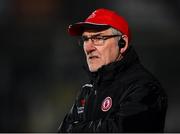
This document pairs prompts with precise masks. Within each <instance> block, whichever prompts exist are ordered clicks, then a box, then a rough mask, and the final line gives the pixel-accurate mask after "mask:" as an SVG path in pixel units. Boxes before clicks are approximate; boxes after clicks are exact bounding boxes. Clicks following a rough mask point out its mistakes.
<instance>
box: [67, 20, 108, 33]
mask: <svg viewBox="0 0 180 134" xmlns="http://www.w3.org/2000/svg"><path fill="white" fill-rule="evenodd" d="M107 28H109V25H106V24H97V23H89V22H79V23H75V24H73V25H70V26H69V28H68V33H69V34H70V35H71V36H80V35H82V33H83V32H84V30H93V29H96V30H97V31H98V30H103V29H107Z"/></svg>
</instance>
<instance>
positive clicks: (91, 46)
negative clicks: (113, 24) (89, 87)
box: [82, 29, 120, 72]
mask: <svg viewBox="0 0 180 134" xmlns="http://www.w3.org/2000/svg"><path fill="white" fill-rule="evenodd" d="M95 35H98V36H97V37H99V36H106V35H112V31H111V29H107V30H103V31H100V32H99V31H98V32H97V31H94V30H91V31H90V30H85V31H84V32H83V34H82V36H84V37H91V36H95ZM101 42H102V43H101V44H95V42H93V41H92V40H91V39H89V40H87V41H86V42H85V43H84V52H85V54H86V60H87V64H88V67H89V70H90V71H91V72H96V71H97V70H98V69H99V68H101V67H102V66H103V65H107V64H109V63H112V62H114V61H116V60H117V59H118V56H119V55H120V52H119V47H118V40H117V37H114V38H109V39H106V40H104V41H101Z"/></svg>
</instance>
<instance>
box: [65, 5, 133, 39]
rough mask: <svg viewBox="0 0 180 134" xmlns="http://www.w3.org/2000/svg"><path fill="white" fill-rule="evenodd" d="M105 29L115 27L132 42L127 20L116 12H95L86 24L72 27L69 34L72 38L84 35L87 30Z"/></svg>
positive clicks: (82, 23) (99, 10) (81, 23)
mask: <svg viewBox="0 0 180 134" xmlns="http://www.w3.org/2000/svg"><path fill="white" fill-rule="evenodd" d="M103 27H113V28H115V29H117V30H118V31H120V32H121V33H123V34H125V35H127V36H128V40H129V41H130V38H131V35H130V29H129V26H128V23H127V22H126V20H125V19H124V18H123V17H122V16H120V15H118V14H117V13H116V12H114V11H111V10H108V9H104V8H101V9H97V10H95V11H94V12H93V13H92V14H91V15H90V16H89V17H88V18H87V19H86V20H85V21H84V22H78V23H75V24H73V25H70V26H69V28H68V33H69V34H70V35H72V36H79V35H82V33H83V31H84V30H85V29H96V28H103Z"/></svg>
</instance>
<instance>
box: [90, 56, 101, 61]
mask: <svg viewBox="0 0 180 134" xmlns="http://www.w3.org/2000/svg"><path fill="white" fill-rule="evenodd" d="M97 58H99V57H98V56H89V58H88V59H90V60H91V59H97Z"/></svg>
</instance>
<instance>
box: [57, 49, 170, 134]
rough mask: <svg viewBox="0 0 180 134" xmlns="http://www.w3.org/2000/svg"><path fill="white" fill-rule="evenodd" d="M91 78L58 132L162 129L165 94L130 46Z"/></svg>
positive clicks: (152, 130)
mask: <svg viewBox="0 0 180 134" xmlns="http://www.w3.org/2000/svg"><path fill="white" fill-rule="evenodd" d="M90 78H91V80H90V83H88V84H85V85H84V86H83V87H82V89H81V91H80V93H79V95H78V96H77V98H76V101H75V103H74V105H73V106H72V109H71V110H70V112H69V113H68V114H67V115H66V116H65V118H64V120H63V122H62V123H61V125H60V127H59V132H163V129H164V123H165V115H166V109H167V97H166V95H165V93H164V90H163V89H162V87H161V85H160V83H159V82H158V81H157V80H156V79H155V78H154V77H153V75H152V74H151V73H149V72H148V71H147V70H146V69H145V68H144V67H143V66H142V65H141V64H140V62H139V59H138V56H137V54H136V52H135V51H134V49H133V47H130V48H129V49H128V51H127V53H126V54H125V56H124V58H123V59H122V60H121V61H118V62H115V63H111V64H109V65H106V66H103V67H102V68H100V69H99V70H98V71H97V72H96V73H90Z"/></svg>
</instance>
